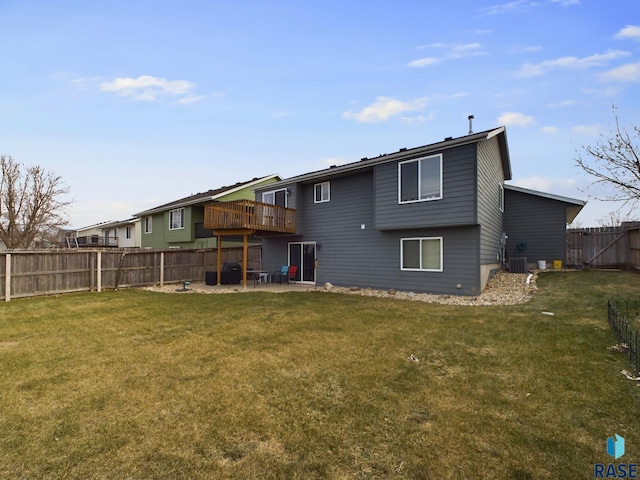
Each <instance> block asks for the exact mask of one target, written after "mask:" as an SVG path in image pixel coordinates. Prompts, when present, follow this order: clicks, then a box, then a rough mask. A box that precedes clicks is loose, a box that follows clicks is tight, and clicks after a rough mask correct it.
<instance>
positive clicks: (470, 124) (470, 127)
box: [467, 115, 473, 135]
mask: <svg viewBox="0 0 640 480" xmlns="http://www.w3.org/2000/svg"><path fill="white" fill-rule="evenodd" d="M467 119H468V120H469V135H471V134H472V133H473V115H469V116H468V117H467Z"/></svg>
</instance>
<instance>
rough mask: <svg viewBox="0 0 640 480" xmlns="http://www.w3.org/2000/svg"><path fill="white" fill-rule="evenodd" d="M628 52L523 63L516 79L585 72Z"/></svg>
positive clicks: (615, 51) (610, 51) (611, 51)
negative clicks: (572, 71) (573, 71)
mask: <svg viewBox="0 0 640 480" xmlns="http://www.w3.org/2000/svg"><path fill="white" fill-rule="evenodd" d="M629 55H630V53H629V52H623V51H621V50H608V51H607V52H606V53H596V54H594V55H590V56H588V57H583V58H578V57H560V58H556V59H554V60H545V61H544V62H540V63H525V64H523V65H522V66H521V67H520V69H519V70H518V71H517V72H515V74H514V76H516V77H537V76H540V75H544V74H545V73H548V72H550V71H551V70H556V69H570V70H586V69H588V68H592V67H599V66H603V65H606V64H607V63H608V62H609V61H611V60H615V59H618V58H622V57H627V56H629Z"/></svg>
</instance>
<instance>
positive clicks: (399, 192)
mask: <svg viewBox="0 0 640 480" xmlns="http://www.w3.org/2000/svg"><path fill="white" fill-rule="evenodd" d="M435 157H439V159H440V195H439V196H437V197H430V198H419V199H417V200H402V175H401V170H402V165H403V164H405V163H411V162H418V196H419V195H420V161H421V160H427V159H429V158H435ZM443 176H444V172H443V170H442V154H441V153H439V154H438V155H428V156H426V157H419V158H412V159H411V160H405V161H404V162H398V203H399V204H405V203H418V202H431V201H433V200H442V195H443V194H442V184H443V182H442V177H443Z"/></svg>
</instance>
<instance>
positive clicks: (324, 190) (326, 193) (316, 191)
mask: <svg viewBox="0 0 640 480" xmlns="http://www.w3.org/2000/svg"><path fill="white" fill-rule="evenodd" d="M329 200H331V184H330V183H329V182H322V183H316V184H315V185H314V186H313V202H314V203H323V202H328V201H329Z"/></svg>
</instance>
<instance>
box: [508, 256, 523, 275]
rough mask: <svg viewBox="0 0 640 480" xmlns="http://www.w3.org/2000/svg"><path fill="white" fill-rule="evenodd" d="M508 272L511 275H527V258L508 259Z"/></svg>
mask: <svg viewBox="0 0 640 480" xmlns="http://www.w3.org/2000/svg"><path fill="white" fill-rule="evenodd" d="M509 272H511V273H527V257H519V258H510V259H509Z"/></svg>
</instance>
